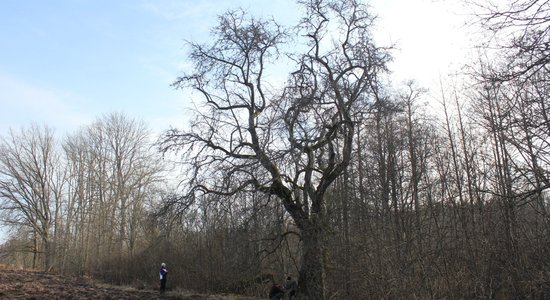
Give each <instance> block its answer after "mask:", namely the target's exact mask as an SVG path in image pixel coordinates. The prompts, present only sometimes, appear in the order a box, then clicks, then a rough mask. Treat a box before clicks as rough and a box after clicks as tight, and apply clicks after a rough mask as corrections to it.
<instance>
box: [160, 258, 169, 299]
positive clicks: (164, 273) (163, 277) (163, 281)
mask: <svg viewBox="0 0 550 300" xmlns="http://www.w3.org/2000/svg"><path fill="white" fill-rule="evenodd" d="M159 275H160V293H161V294H164V292H165V291H166V277H167V276H168V270H166V264H165V263H162V264H160V272H159Z"/></svg>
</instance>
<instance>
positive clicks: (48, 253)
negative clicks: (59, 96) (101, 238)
mask: <svg viewBox="0 0 550 300" xmlns="http://www.w3.org/2000/svg"><path fill="white" fill-rule="evenodd" d="M59 168H61V164H60V156H59V154H58V151H57V150H56V146H55V143H54V136H53V131H52V130H51V129H49V128H48V127H39V126H37V125H33V126H31V127H30V128H28V129H21V130H20V131H19V132H15V131H10V134H9V135H8V136H6V137H2V139H1V141H0V201H1V202H0V203H1V209H2V210H3V212H4V216H5V217H6V218H7V219H5V220H4V221H5V222H8V223H9V224H11V225H15V226H23V227H28V228H30V229H31V230H32V232H33V234H34V242H35V247H34V250H33V252H34V259H33V267H35V266H36V258H37V255H38V254H39V253H43V254H44V255H43V267H44V270H49V269H50V268H51V267H52V265H53V261H52V258H53V257H54V256H53V254H54V251H55V249H54V240H53V238H54V234H53V230H54V226H55V224H56V222H57V221H58V220H56V217H59V209H60V206H61V201H62V189H63V182H64V178H63V177H60V176H62V173H61V172H59V171H58V170H59ZM36 239H39V242H40V245H41V249H39V248H38V247H37V244H36V242H37V240H36Z"/></svg>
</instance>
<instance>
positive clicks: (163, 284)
mask: <svg viewBox="0 0 550 300" xmlns="http://www.w3.org/2000/svg"><path fill="white" fill-rule="evenodd" d="M165 291H166V275H164V278H162V279H161V280H160V293H161V294H164V292H165Z"/></svg>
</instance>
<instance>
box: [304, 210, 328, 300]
mask: <svg viewBox="0 0 550 300" xmlns="http://www.w3.org/2000/svg"><path fill="white" fill-rule="evenodd" d="M305 223H306V225H305V226H304V228H302V232H301V233H302V265H301V268H300V278H299V282H300V286H299V295H298V299H302V300H324V299H326V291H325V261H324V257H325V255H324V254H325V247H324V242H323V241H324V238H325V231H324V229H323V226H322V224H321V222H320V220H318V219H314V218H312V219H311V220H308V221H307V222H305Z"/></svg>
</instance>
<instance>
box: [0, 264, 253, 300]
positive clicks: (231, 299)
mask: <svg viewBox="0 0 550 300" xmlns="http://www.w3.org/2000/svg"><path fill="white" fill-rule="evenodd" d="M0 299H26V300H33V299H34V300H38V299H44V300H45V299H48V300H49V299H90V300H91V299H94V300H95V299H105V300H106V299H113V300H114V299H169V300H176V299H180V300H257V299H258V298H249V297H242V296H235V295H203V294H194V293H191V292H184V291H178V292H175V291H168V292H166V294H165V295H164V297H161V296H160V294H159V292H158V291H157V290H146V289H142V290H139V289H136V288H132V287H121V286H111V285H107V284H101V283H97V282H95V281H93V280H91V279H89V278H86V277H64V276H60V275H55V274H48V273H43V272H37V271H29V270H11V269H0Z"/></svg>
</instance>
